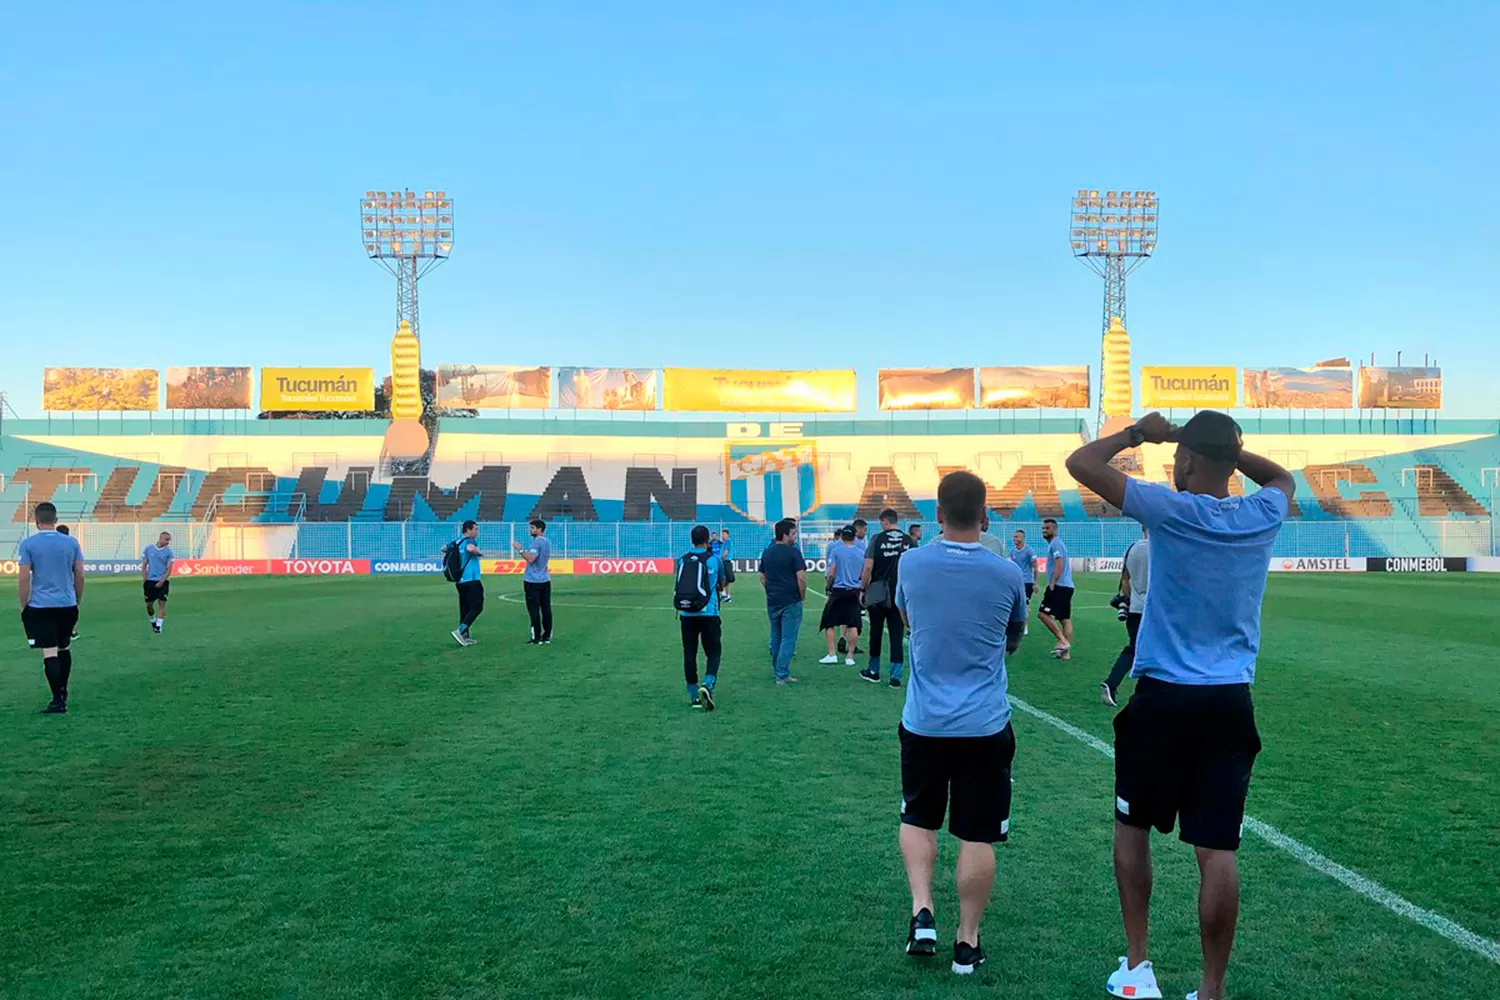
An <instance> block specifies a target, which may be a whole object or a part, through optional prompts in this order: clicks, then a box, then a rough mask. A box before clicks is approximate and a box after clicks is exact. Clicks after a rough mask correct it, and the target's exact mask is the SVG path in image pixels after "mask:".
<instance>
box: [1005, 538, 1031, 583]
mask: <svg viewBox="0 0 1500 1000" xmlns="http://www.w3.org/2000/svg"><path fill="white" fill-rule="evenodd" d="M1005 557H1006V558H1007V559H1009V560H1010V561H1011V562H1013V563H1015V564H1016V569H1018V570H1020V571H1021V582H1022V583H1036V550H1035V549H1033V548H1032V547H1031V546H1030V545H1023V546H1021V547H1020V548H1019V549H1018V548H1016V547H1015V545H1011V547H1010V551H1009V552H1007V553H1006V554H1005Z"/></svg>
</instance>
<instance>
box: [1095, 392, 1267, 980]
mask: <svg viewBox="0 0 1500 1000" xmlns="http://www.w3.org/2000/svg"><path fill="white" fill-rule="evenodd" d="M1148 442H1149V443H1151V444H1162V443H1166V442H1175V443H1176V444H1177V454H1176V458H1175V464H1174V465H1173V469H1172V478H1173V480H1174V485H1175V486H1176V490H1175V491H1173V490H1170V489H1167V488H1165V487H1163V486H1160V485H1158V484H1155V483H1147V482H1143V481H1141V480H1139V479H1131V478H1129V477H1127V476H1126V475H1125V474H1124V473H1122V472H1120V471H1119V470H1118V469H1115V468H1114V467H1112V466H1111V465H1110V464H1109V462H1110V459H1112V458H1114V457H1115V456H1116V455H1117V454H1119V453H1120V452H1122V451H1124V450H1126V449H1127V448H1138V447H1140V446H1141V445H1142V444H1143V443H1148ZM1068 472H1069V473H1070V474H1071V475H1072V476H1073V478H1074V479H1076V480H1078V482H1080V483H1082V484H1083V485H1084V486H1086V487H1088V488H1089V489H1091V490H1093V491H1094V492H1095V493H1097V494H1099V496H1101V497H1103V498H1104V500H1105V501H1106V502H1108V503H1111V504H1114V505H1115V506H1116V507H1119V508H1120V509H1121V510H1122V511H1123V512H1124V513H1125V515H1126V516H1127V517H1131V518H1134V519H1135V520H1137V521H1139V522H1140V523H1141V524H1143V525H1145V526H1146V527H1147V528H1148V529H1149V530H1150V532H1151V564H1150V568H1149V571H1148V578H1149V586H1148V590H1149V592H1150V599H1149V600H1148V601H1147V603H1146V607H1145V613H1144V615H1143V617H1142V619H1141V626H1140V632H1139V635H1138V638H1137V640H1136V650H1135V666H1134V668H1133V669H1132V670H1131V674H1132V676H1134V677H1135V678H1136V688H1135V693H1134V694H1133V695H1132V696H1131V698H1130V701H1129V703H1127V704H1126V706H1125V708H1124V709H1123V710H1122V711H1121V712H1120V713H1119V714H1118V715H1117V716H1115V844H1114V859H1115V883H1116V885H1117V887H1118V888H1119V892H1120V911H1121V914H1122V916H1123V917H1124V922H1125V939H1126V943H1127V955H1126V957H1125V958H1124V959H1122V960H1121V961H1120V967H1119V968H1118V969H1117V970H1116V971H1115V972H1114V973H1113V974H1112V975H1111V976H1110V977H1109V982H1108V984H1107V989H1108V990H1109V992H1110V993H1111V994H1113V995H1114V996H1118V997H1136V998H1141V1000H1149V998H1152V997H1160V996H1161V995H1162V993H1161V989H1160V987H1159V986H1158V985H1157V982H1156V975H1155V972H1154V971H1153V969H1152V967H1151V963H1150V962H1149V961H1147V956H1146V938H1147V923H1148V915H1149V909H1150V902H1151V849H1150V834H1151V827H1153V826H1154V827H1156V828H1157V829H1158V830H1160V831H1161V832H1163V833H1170V832H1171V830H1172V827H1173V825H1174V823H1176V824H1179V825H1180V830H1181V833H1180V836H1181V838H1182V840H1184V841H1186V842H1187V843H1189V844H1192V845H1193V846H1194V848H1195V849H1196V853H1197V858H1198V871H1199V874H1200V877H1201V886H1200V889H1199V895H1198V918H1199V923H1200V939H1201V943H1202V947H1203V971H1202V975H1201V978H1200V980H1199V986H1198V990H1197V992H1195V993H1192V994H1189V1000H1221V998H1222V997H1223V996H1224V975H1225V970H1226V969H1227V968H1228V965H1229V953H1230V949H1231V948H1232V946H1233V944H1234V930H1235V924H1236V922H1237V921H1238V919H1239V870H1238V868H1237V865H1236V861H1235V852H1236V851H1237V850H1238V849H1239V846H1240V830H1241V826H1242V824H1243V822H1244V818H1245V797H1246V795H1247V793H1248V792H1249V789H1250V771H1251V767H1252V765H1253V764H1254V762H1255V756H1256V754H1257V753H1259V752H1260V748H1261V744H1260V735H1259V733H1258V732H1257V731H1256V728H1255V710H1254V707H1253V706H1252V704H1251V700H1250V685H1251V683H1253V682H1254V680H1255V657H1256V654H1257V652H1258V651H1259V649H1260V609H1261V600H1262V598H1263V597H1264V596H1265V589H1266V569H1267V567H1268V566H1269V564H1270V560H1271V550H1272V547H1273V546H1274V545H1275V542H1276V537H1277V534H1278V532H1279V530H1280V528H1281V523H1282V521H1283V520H1284V519H1285V518H1286V514H1287V507H1288V504H1289V502H1290V500H1291V497H1292V493H1293V490H1294V489H1295V484H1294V483H1293V480H1292V476H1291V473H1289V472H1287V471H1286V470H1285V469H1283V468H1282V467H1281V466H1279V465H1277V464H1276V463H1275V462H1272V461H1269V460H1268V459H1265V458H1261V457H1260V456H1258V455H1252V454H1250V453H1249V452H1247V451H1245V450H1244V449H1243V445H1242V440H1241V436H1240V428H1239V425H1238V424H1236V423H1235V422H1234V420H1232V419H1231V418H1230V417H1229V416H1227V415H1226V414H1223V413H1215V412H1212V411H1204V412H1202V413H1199V414H1197V415H1195V416H1194V417H1193V419H1191V420H1189V421H1188V422H1187V424H1186V425H1184V426H1183V427H1181V428H1178V427H1174V426H1173V425H1172V424H1170V423H1168V422H1167V421H1166V419H1165V418H1163V417H1162V416H1161V414H1159V413H1152V414H1149V415H1148V416H1146V417H1143V418H1142V419H1141V420H1140V422H1139V423H1137V424H1136V425H1135V426H1133V427H1130V428H1128V429H1126V430H1124V431H1121V432H1119V433H1118V434H1112V435H1110V436H1108V437H1104V438H1100V439H1099V440H1097V441H1094V442H1092V443H1090V444H1087V445H1084V446H1083V447H1082V448H1080V449H1078V450H1077V451H1075V452H1074V453H1073V454H1072V455H1070V456H1069V457H1068ZM1236 472H1239V473H1243V474H1244V475H1246V476H1248V477H1249V478H1250V479H1251V480H1253V481H1254V482H1256V483H1258V484H1259V485H1260V487H1261V489H1260V491H1259V492H1257V493H1254V494H1251V495H1250V496H1247V497H1235V496H1231V495H1230V493H1229V477H1230V476H1232V475H1235V474H1236Z"/></svg>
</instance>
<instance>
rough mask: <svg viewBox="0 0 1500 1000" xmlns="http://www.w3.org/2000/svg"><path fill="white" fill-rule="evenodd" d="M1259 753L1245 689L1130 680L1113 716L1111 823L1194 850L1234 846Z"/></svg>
mask: <svg viewBox="0 0 1500 1000" xmlns="http://www.w3.org/2000/svg"><path fill="white" fill-rule="evenodd" d="M1258 753H1260V733H1259V732H1258V731H1257V730H1256V728H1255V706H1254V705H1253V704H1252V703H1251V700H1250V685H1248V684H1220V685H1215V686H1201V685H1193V684H1168V683H1166V682H1165V681H1160V680H1157V679H1156V678H1154V677H1142V678H1140V679H1138V680H1137V681H1136V686H1135V693H1134V694H1133V695H1131V698H1130V701H1129V702H1128V703H1127V704H1126V705H1125V707H1124V709H1122V710H1121V711H1120V712H1119V713H1118V714H1117V715H1116V716H1115V819H1117V820H1119V821H1120V822H1121V823H1124V824H1126V825H1127V826H1134V827H1141V828H1145V827H1150V826H1154V827H1156V828H1157V829H1158V830H1160V831H1161V832H1162V833H1171V832H1172V825H1173V822H1174V820H1175V821H1176V822H1178V823H1179V824H1180V826H1181V833H1180V834H1179V835H1180V836H1181V838H1182V839H1183V840H1184V841H1186V842H1187V843H1189V844H1192V845H1193V846H1195V847H1206V848H1209V849H1211V850H1219V851H1233V850H1238V849H1239V846H1240V836H1241V833H1242V831H1243V824H1244V820H1245V797H1246V796H1247V795H1248V794H1249V792H1250V769H1251V768H1252V767H1253V766H1254V764H1255V755H1256V754H1258Z"/></svg>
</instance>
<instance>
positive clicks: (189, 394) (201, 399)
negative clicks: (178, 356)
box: [167, 368, 373, 410]
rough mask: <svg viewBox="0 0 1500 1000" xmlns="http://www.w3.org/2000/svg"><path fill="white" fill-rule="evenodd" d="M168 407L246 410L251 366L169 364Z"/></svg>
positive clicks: (248, 399) (248, 404) (248, 405)
mask: <svg viewBox="0 0 1500 1000" xmlns="http://www.w3.org/2000/svg"><path fill="white" fill-rule="evenodd" d="M372 405H373V401H372ZM167 409H169V410H248V409H250V369H248V368H168V369H167Z"/></svg>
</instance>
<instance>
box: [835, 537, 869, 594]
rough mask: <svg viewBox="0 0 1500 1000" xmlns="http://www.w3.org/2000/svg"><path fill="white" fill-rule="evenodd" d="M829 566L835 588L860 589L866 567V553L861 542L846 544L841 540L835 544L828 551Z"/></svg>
mask: <svg viewBox="0 0 1500 1000" xmlns="http://www.w3.org/2000/svg"><path fill="white" fill-rule="evenodd" d="M828 568H829V569H830V570H831V571H832V572H833V586H834V589H835V590H858V589H859V580H860V577H861V576H862V575H863V573H864V569H865V554H864V552H862V551H861V550H860V547H859V543H858V542H856V543H855V544H853V545H845V544H844V543H843V542H839V543H838V545H836V546H834V547H833V549H832V550H831V551H830V552H829V553H828Z"/></svg>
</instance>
